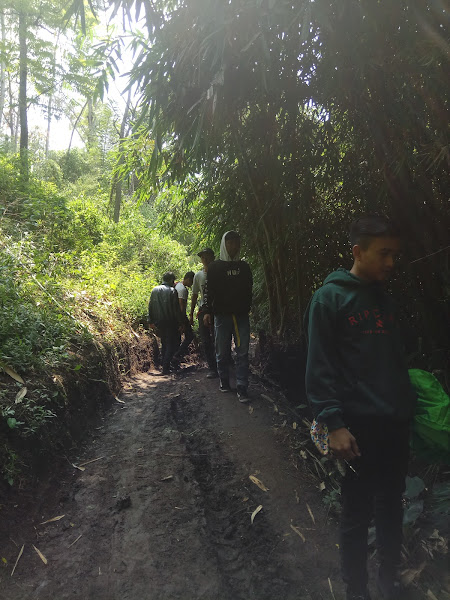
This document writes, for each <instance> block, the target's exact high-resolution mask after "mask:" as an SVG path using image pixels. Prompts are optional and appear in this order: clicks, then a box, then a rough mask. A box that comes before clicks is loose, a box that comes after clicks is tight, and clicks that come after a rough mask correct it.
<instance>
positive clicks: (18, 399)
mask: <svg viewBox="0 0 450 600" xmlns="http://www.w3.org/2000/svg"><path fill="white" fill-rule="evenodd" d="M27 391H28V390H27V388H26V387H23V388H22V389H21V390H19V391H18V392H17V396H16V400H15V404H20V403H21V402H22V400H23V399H24V398H25V396H26V395H27Z"/></svg>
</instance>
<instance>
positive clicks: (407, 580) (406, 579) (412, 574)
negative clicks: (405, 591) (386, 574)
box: [400, 562, 426, 586]
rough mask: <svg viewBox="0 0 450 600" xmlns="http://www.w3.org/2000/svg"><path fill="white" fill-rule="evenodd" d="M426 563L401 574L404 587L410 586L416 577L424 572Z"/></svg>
mask: <svg viewBox="0 0 450 600" xmlns="http://www.w3.org/2000/svg"><path fill="white" fill-rule="evenodd" d="M425 565H426V562H422V563H421V564H420V565H419V566H418V567H417V569H405V570H404V571H402V572H401V573H400V579H401V582H402V584H403V585H404V586H407V585H410V584H411V583H412V582H413V581H414V579H416V577H418V576H419V575H420V574H421V573H422V571H423V570H424V568H425Z"/></svg>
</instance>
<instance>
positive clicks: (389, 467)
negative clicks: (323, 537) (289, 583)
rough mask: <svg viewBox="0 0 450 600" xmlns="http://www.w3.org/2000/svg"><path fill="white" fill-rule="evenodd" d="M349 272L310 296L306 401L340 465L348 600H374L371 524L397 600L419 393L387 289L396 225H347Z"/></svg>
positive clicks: (383, 582)
mask: <svg viewBox="0 0 450 600" xmlns="http://www.w3.org/2000/svg"><path fill="white" fill-rule="evenodd" d="M350 241H351V245H352V252H353V258H354V263H353V267H352V268H351V270H350V271H348V270H346V269H338V270H337V271H335V272H334V273H332V274H331V275H329V276H328V277H327V278H326V280H325V282H324V284H323V286H322V287H321V288H320V289H318V290H317V291H316V293H315V294H314V296H313V298H312V300H311V302H310V305H309V307H308V310H307V312H306V315H305V332H306V334H307V338H308V357H307V366H306V392H307V396H308V399H309V402H310V403H311V406H312V409H313V412H314V416H315V418H316V420H317V422H319V423H321V424H323V425H326V426H327V428H328V432H329V448H330V451H331V452H332V454H333V455H334V456H335V457H336V458H341V459H344V460H346V461H347V462H348V464H349V465H350V467H351V468H349V469H348V470H347V473H346V475H345V477H344V481H343V485H342V505H343V506H342V517H341V526H340V545H339V547H340V552H341V566H342V575H343V579H344V582H345V583H346V584H347V600H370V596H369V591H368V588H367V584H368V574H367V564H366V563H367V535H368V528H369V525H370V522H371V520H372V517H373V516H374V517H375V525H376V530H377V546H378V558H379V560H380V567H379V571H378V576H377V586H378V589H379V591H380V593H381V595H382V597H383V598H384V599H386V600H393V599H396V598H400V597H401V593H402V590H401V588H400V585H399V582H398V579H397V569H398V566H399V563H400V551H401V543H402V518H403V510H402V494H403V491H404V487H405V477H406V473H407V467H408V457H409V431H410V423H411V419H412V417H413V414H414V405H415V393H414V392H413V389H412V386H411V384H410V380H409V376H408V370H407V366H406V360H405V355H404V351H403V346H402V342H401V339H400V332H399V328H398V323H397V314H396V310H395V306H394V303H393V301H392V299H391V298H390V297H389V296H388V295H387V294H386V292H385V290H384V285H383V284H384V282H385V281H386V280H387V279H388V278H389V276H390V275H391V273H392V271H393V268H394V264H395V261H396V258H397V256H398V253H399V250H400V234H399V230H398V228H397V226H396V225H395V224H394V223H392V222H391V221H390V220H388V219H387V218H386V217H383V216H378V215H371V216H366V217H362V218H360V219H358V220H357V221H355V222H354V223H353V224H352V226H351V231H350Z"/></svg>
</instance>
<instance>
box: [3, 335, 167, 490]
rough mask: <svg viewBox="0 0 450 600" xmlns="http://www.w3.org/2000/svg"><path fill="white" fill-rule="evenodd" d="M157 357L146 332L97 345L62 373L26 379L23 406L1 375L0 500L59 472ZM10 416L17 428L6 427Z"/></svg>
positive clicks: (71, 356) (76, 357)
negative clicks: (136, 376) (128, 384)
mask: <svg viewBox="0 0 450 600" xmlns="http://www.w3.org/2000/svg"><path fill="white" fill-rule="evenodd" d="M157 352H158V349H157V344H156V340H155V338H154V337H153V336H152V335H148V334H147V333H146V332H141V334H140V335H139V334H136V333H135V332H134V333H130V334H129V335H128V336H123V337H121V338H120V339H119V340H118V341H117V342H116V343H115V344H111V343H99V342H98V341H95V340H94V341H92V342H91V343H90V344H89V345H88V346H87V347H85V348H84V349H83V352H81V351H80V352H79V354H77V353H76V352H75V351H72V352H70V353H69V355H68V361H69V362H68V364H67V366H65V367H64V368H62V367H59V368H55V369H53V370H48V371H47V372H33V373H30V374H24V380H25V381H24V385H23V387H22V388H20V389H22V390H24V391H25V392H26V395H25V396H24V397H23V398H22V399H20V403H16V402H15V398H16V396H17V393H18V389H19V388H18V385H19V384H17V383H16V382H15V381H14V380H13V379H12V378H11V377H10V376H9V375H7V374H6V373H4V372H1V373H0V392H1V393H0V409H1V410H2V413H3V416H4V418H2V419H0V439H1V440H2V443H1V444H0V465H1V466H2V471H3V477H1V478H0V497H3V498H5V497H6V498H7V497H8V496H9V495H10V493H11V491H12V490H11V489H10V488H11V484H13V487H14V488H15V489H16V488H23V487H28V486H29V485H31V483H32V481H33V480H35V479H36V478H38V477H40V476H41V475H43V474H44V473H45V472H46V470H47V469H48V468H52V469H53V468H55V463H57V462H58V459H61V458H63V459H64V456H65V454H67V453H68V452H69V451H70V449H71V448H72V449H73V448H74V447H76V446H77V444H78V443H79V442H80V440H81V439H83V437H84V436H85V435H86V432H88V431H89V430H90V428H91V427H92V422H93V421H94V420H95V419H96V418H97V417H98V415H99V413H100V411H102V410H103V409H105V408H106V407H107V406H108V405H110V404H111V402H112V401H114V396H115V395H116V394H118V393H119V392H120V389H121V388H122V385H123V381H124V379H125V378H127V377H129V376H132V375H134V374H136V373H138V372H142V371H148V369H149V368H150V367H152V366H153V365H154V357H155V356H157ZM8 412H11V416H13V417H14V419H15V421H17V422H18V424H17V425H16V426H13V427H11V426H9V425H8V419H7V417H8V416H9V415H8V414H7V413H8ZM12 425H14V422H13V423H12ZM8 480H9V484H8Z"/></svg>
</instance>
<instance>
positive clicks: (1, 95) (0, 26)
mask: <svg viewBox="0 0 450 600" xmlns="http://www.w3.org/2000/svg"><path fill="white" fill-rule="evenodd" d="M0 35H1V38H0V40H1V43H2V45H3V46H4V45H5V43H6V27H5V13H4V10H3V9H0ZM2 56H3V55H2ZM5 95H6V64H5V61H4V59H3V58H2V60H1V62H0V131H1V128H2V120H3V111H4V109H5Z"/></svg>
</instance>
